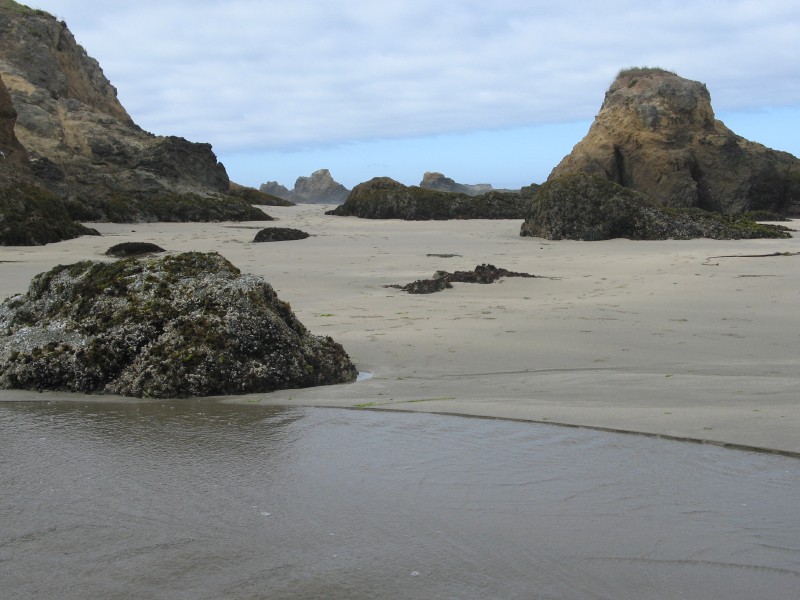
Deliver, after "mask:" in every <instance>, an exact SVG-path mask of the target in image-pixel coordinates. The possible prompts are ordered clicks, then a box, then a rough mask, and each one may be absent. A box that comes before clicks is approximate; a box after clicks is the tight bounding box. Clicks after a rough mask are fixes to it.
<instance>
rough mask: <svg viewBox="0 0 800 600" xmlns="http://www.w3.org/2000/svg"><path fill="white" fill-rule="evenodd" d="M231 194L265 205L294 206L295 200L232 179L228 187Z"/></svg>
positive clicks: (251, 202)
mask: <svg viewBox="0 0 800 600" xmlns="http://www.w3.org/2000/svg"><path fill="white" fill-rule="evenodd" d="M228 195H229V196H235V197H236V198H241V199H242V200H244V201H246V202H248V203H250V204H261V205H264V206H294V202H291V201H290V200H286V199H284V198H283V197H281V196H276V195H274V194H270V193H268V192H264V191H262V190H257V189H256V188H252V187H247V186H245V185H239V184H238V183H234V182H233V181H231V185H230V188H229V189H228Z"/></svg>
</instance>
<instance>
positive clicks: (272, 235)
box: [253, 227, 308, 243]
mask: <svg viewBox="0 0 800 600" xmlns="http://www.w3.org/2000/svg"><path fill="white" fill-rule="evenodd" d="M307 237H308V234H307V233H306V232H305V231H301V230H300V229H292V228H291V227H267V228H266V229H262V230H261V231H259V232H258V233H257V234H256V237H255V239H254V240H253V241H254V242H259V243H260V242H288V241H292V240H304V239H306V238H307Z"/></svg>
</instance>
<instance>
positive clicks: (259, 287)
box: [0, 252, 357, 398]
mask: <svg viewBox="0 0 800 600" xmlns="http://www.w3.org/2000/svg"><path fill="white" fill-rule="evenodd" d="M0 332H1V333H0V387H3V388H18V389H36V390H64V391H74V392H84V393H103V394H120V395H124V396H137V397H154V398H164V397H186V396H204V395H216V394H241V393H248V392H268V391H272V390H277V389H284V388H297V387H308V386H317V385H325V384H332V383H343V382H349V381H353V380H355V378H356V375H357V372H356V369H355V367H354V366H353V364H352V363H351V362H350V359H349V357H348V356H347V354H346V353H345V351H344V349H343V348H342V347H341V346H340V345H339V344H337V343H336V342H334V341H333V340H332V339H331V338H324V337H316V336H313V335H311V334H310V333H309V332H308V331H307V330H306V328H305V327H304V326H303V325H302V324H301V323H300V322H299V321H298V320H297V318H296V317H295V315H294V313H292V311H291V309H290V307H289V305H288V304H286V303H285V302H282V301H281V300H279V299H278V297H277V295H276V294H275V292H274V291H273V289H272V287H271V286H270V285H269V284H267V283H266V282H265V281H264V280H263V279H261V278H259V277H256V276H253V275H242V274H241V273H240V271H239V270H238V269H237V268H236V267H234V266H233V265H232V264H230V263H229V262H228V261H227V260H225V259H224V258H222V257H221V256H219V255H218V254H215V253H210V254H203V253H196V252H192V253H186V254H179V255H174V256H166V257H162V258H148V259H134V258H128V259H122V260H119V261H116V262H112V263H104V262H92V261H86V262H81V263H77V264H73V265H68V266H59V267H56V268H54V269H52V270H51V271H49V272H47V273H43V274H40V275H38V276H36V277H35V278H34V279H33V281H32V282H31V285H30V289H29V290H28V293H27V294H24V295H19V296H14V297H12V298H9V299H8V300H6V301H5V302H4V303H3V304H2V305H1V306H0Z"/></svg>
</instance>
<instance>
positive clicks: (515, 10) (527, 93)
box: [36, 0, 800, 152]
mask: <svg viewBox="0 0 800 600" xmlns="http://www.w3.org/2000/svg"><path fill="white" fill-rule="evenodd" d="M36 5H37V7H39V8H43V9H45V10H49V11H51V12H57V13H58V16H59V17H60V18H63V19H65V20H66V21H67V23H68V25H69V26H70V29H71V30H72V31H73V33H74V34H75V35H76V38H77V39H78V41H79V42H80V43H81V44H83V45H84V47H86V49H87V51H88V52H89V54H90V55H92V56H94V57H95V58H97V59H98V60H99V62H100V64H101V66H102V67H103V69H104V71H105V72H106V75H107V76H108V77H109V79H110V80H111V82H112V83H113V84H114V85H115V86H116V87H117V88H118V90H119V94H120V98H121V100H122V102H123V104H124V105H125V107H126V108H127V109H128V111H129V113H130V114H131V115H132V116H133V118H134V120H136V122H137V123H138V124H139V125H141V126H142V127H144V128H145V129H148V130H150V131H154V132H156V133H162V134H167V133H169V134H175V135H182V136H184V137H187V138H189V139H192V140H196V141H209V142H212V143H213V144H214V147H215V148H216V149H218V150H219V151H222V152H243V151H255V150H263V151H275V150H282V149H284V150H285V149H301V148H309V147H317V146H324V145H331V144H340V143H343V142H346V141H354V140H355V141H358V140H362V141H368V140H378V139H400V138H410V137H419V136H429V135H436V134H445V133H459V132H467V131H471V130H489V129H504V128H510V127H522V126H530V125H536V124H543V123H558V122H571V121H577V120H585V119H590V118H592V117H593V116H594V114H595V113H596V112H597V110H598V108H599V106H600V103H601V102H602V98H603V94H604V92H605V90H606V89H607V87H608V85H609V83H610V82H611V80H612V79H613V77H614V76H615V75H616V73H617V71H618V70H619V69H620V68H623V67H628V66H633V65H651V66H662V67H665V68H668V69H671V70H673V71H676V72H677V73H679V74H680V75H682V76H685V77H688V78H691V79H697V80H700V81H703V82H705V83H707V84H708V87H709V89H710V91H711V93H712V99H713V102H714V106H715V108H716V109H717V110H718V111H719V110H745V109H746V110H755V109H760V108H763V107H766V106H775V107H780V106H795V105H800V83H798V82H800V62H798V61H797V59H796V57H797V56H798V55H800V42H799V41H798V40H800V5H798V4H797V3H793V2H788V1H783V2H779V1H775V0H754V1H727V2H725V1H722V2H720V1H714V0H699V1H698V2H694V3H684V2H678V1H671V2H667V1H661V2H659V1H655V2H650V3H641V2H638V1H633V0H609V1H608V2H604V3H596V2H593V1H592V2H590V1H574V0H573V1H565V2H560V3H555V2H552V1H548V2H541V1H522V0H520V1H516V0H495V1H493V2H485V1H481V2H478V1H472V0H405V1H397V0H385V1H382V2H375V1H374V0H340V1H338V2H329V1H327V0H293V1H292V2H285V1H276V0H267V1H260V0H259V1H256V0H229V1H227V2H217V1H203V0H191V1H189V0H160V1H153V0H141V1H139V2H135V3H134V2H130V3H128V2H125V3H121V2H120V3H110V2H99V1H89V0H64V1H61V2H48V1H44V0H41V1H40V2H38V3H37V4H36Z"/></svg>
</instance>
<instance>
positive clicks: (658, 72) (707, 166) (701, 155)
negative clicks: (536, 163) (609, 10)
mask: <svg viewBox="0 0 800 600" xmlns="http://www.w3.org/2000/svg"><path fill="white" fill-rule="evenodd" d="M567 173H584V174H587V175H599V176H601V177H604V178H606V179H608V180H610V181H613V182H615V183H618V184H620V185H622V186H625V187H628V188H631V189H633V190H636V191H639V192H643V193H645V194H647V195H648V196H650V198H652V199H653V200H654V201H655V202H656V203H658V204H660V205H662V206H671V207H694V208H702V209H705V210H710V211H719V212H723V213H726V214H740V213H743V212H747V211H753V210H769V211H774V212H779V213H783V214H794V215H798V214H800V160H798V159H797V158H796V157H794V156H792V155H791V154H789V153H787V152H779V151H776V150H771V149H769V148H766V147H765V146H763V145H761V144H757V143H754V142H750V141H748V140H746V139H744V138H742V137H740V136H738V135H736V134H734V133H733V132H732V131H731V130H730V129H728V128H727V127H726V126H725V125H724V124H723V123H722V122H721V121H718V120H716V119H715V117H714V111H713V109H712V107H711V96H710V94H709V92H708V90H707V89H706V86H705V85H704V84H702V83H699V82H697V81H690V80H688V79H684V78H682V77H679V76H677V75H675V74H674V73H670V72H668V71H664V70H662V69H628V70H624V71H621V72H620V74H619V75H618V76H617V78H616V80H615V81H614V82H613V83H612V84H611V87H610V88H609V90H608V92H606V96H605V100H604V101H603V105H602V107H601V109H600V112H599V113H598V115H597V117H596V118H595V121H594V123H593V124H592V126H591V128H590V129H589V132H588V133H587V135H586V137H585V138H583V140H581V141H580V142H579V143H578V144H577V145H576V146H575V148H574V149H573V151H572V152H571V153H570V154H569V155H568V156H566V157H565V158H564V159H563V160H562V161H561V163H559V165H558V166H557V167H556V168H555V169H553V171H552V173H551V174H550V177H549V179H551V180H552V179H556V178H558V177H561V176H563V175H565V174H567Z"/></svg>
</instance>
